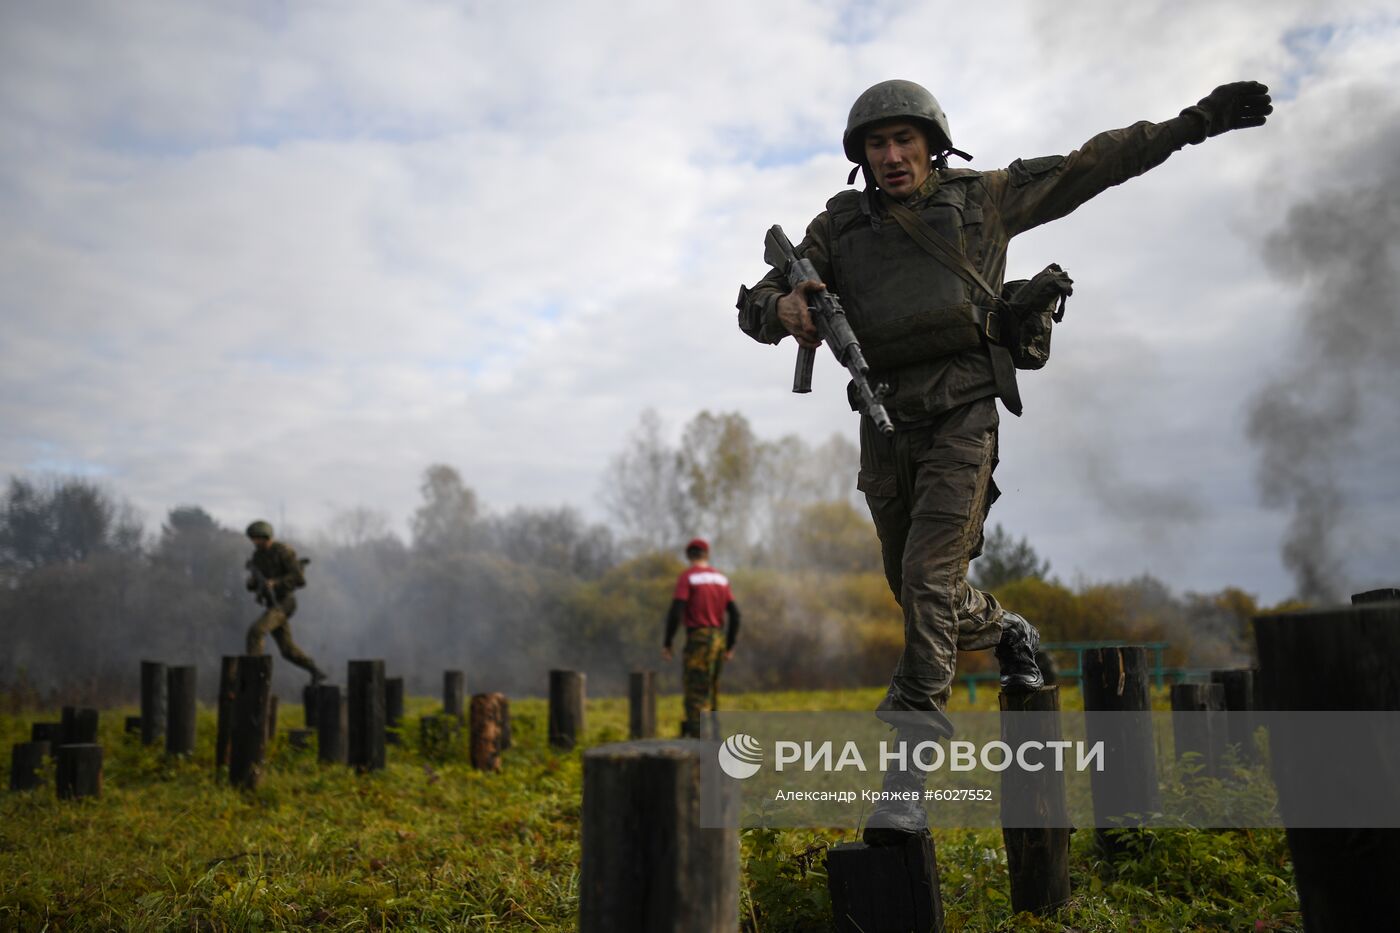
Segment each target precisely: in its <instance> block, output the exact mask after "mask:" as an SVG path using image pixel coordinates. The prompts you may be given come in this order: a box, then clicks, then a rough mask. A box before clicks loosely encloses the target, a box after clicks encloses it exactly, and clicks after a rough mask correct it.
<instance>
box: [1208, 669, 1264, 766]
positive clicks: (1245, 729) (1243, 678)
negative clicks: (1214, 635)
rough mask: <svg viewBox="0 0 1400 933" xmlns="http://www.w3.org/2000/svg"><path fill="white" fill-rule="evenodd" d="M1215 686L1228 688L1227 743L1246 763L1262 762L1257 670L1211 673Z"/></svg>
mask: <svg viewBox="0 0 1400 933" xmlns="http://www.w3.org/2000/svg"><path fill="white" fill-rule="evenodd" d="M1210 680H1211V683H1215V684H1220V686H1221V687H1223V688H1225V744H1226V747H1227V748H1228V747H1231V746H1233V747H1234V749H1235V754H1236V755H1237V756H1239V760H1240V761H1241V763H1244V764H1253V763H1255V762H1257V761H1258V760H1259V749H1258V748H1257V747H1256V745H1255V743H1254V729H1255V723H1256V722H1257V719H1256V718H1255V716H1254V670H1253V669H1252V668H1248V667H1242V668H1236V669H1234V670H1225V671H1211V672H1210Z"/></svg>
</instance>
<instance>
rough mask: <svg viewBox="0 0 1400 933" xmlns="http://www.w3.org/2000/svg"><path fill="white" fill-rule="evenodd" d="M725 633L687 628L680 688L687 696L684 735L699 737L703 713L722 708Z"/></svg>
mask: <svg viewBox="0 0 1400 933" xmlns="http://www.w3.org/2000/svg"><path fill="white" fill-rule="evenodd" d="M724 644H725V634H724V629H722V628H692V629H686V633H685V653H684V654H683V655H682V656H681V659H682V663H681V669H682V674H681V686H682V688H683V692H684V697H685V700H684V702H685V722H683V723H682V724H681V735H682V736H683V737H689V738H693V739H698V738H700V731H701V730H700V720H701V714H702V713H704V712H705V711H706V710H715V709H719V672H720V669H721V668H723V667H724Z"/></svg>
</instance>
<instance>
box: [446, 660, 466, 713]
mask: <svg viewBox="0 0 1400 933" xmlns="http://www.w3.org/2000/svg"><path fill="white" fill-rule="evenodd" d="M466 697H467V675H466V674H465V673H463V672H462V671H443V672H442V711H443V712H444V713H446V714H447V715H448V716H456V717H457V721H458V722H464V721H465V720H466V708H465V706H464V704H465V702H466Z"/></svg>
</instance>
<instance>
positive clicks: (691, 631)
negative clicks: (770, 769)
mask: <svg viewBox="0 0 1400 933" xmlns="http://www.w3.org/2000/svg"><path fill="white" fill-rule="evenodd" d="M685 556H686V559H687V560H689V561H690V566H689V567H687V568H686V569H685V570H683V571H681V575H680V576H679V577H677V578H676V592H675V597H674V598H673V599H672V600H671V611H670V612H669V613H668V614H667V616H666V641H665V644H664V645H663V647H662V648H661V657H663V658H665V659H666V660H667V661H669V660H671V657H672V654H671V641H672V640H673V639H674V638H675V637H676V629H677V628H678V627H679V626H680V623H681V620H682V619H684V620H685V653H684V655H683V663H682V667H683V671H684V673H683V675H682V685H683V688H684V691H685V722H683V723H682V724H681V735H682V737H685V736H689V737H690V738H694V739H698V738H700V714H701V712H702V711H704V710H706V709H711V710H713V709H718V708H719V672H720V668H721V667H723V666H724V662H725V661H728V660H729V659H730V658H732V657H733V656H734V640H735V639H736V638H738V637H739V607H738V606H736V605H734V594H733V593H731V592H730V591H729V578H728V577H726V576H725V575H724V574H722V573H720V572H719V571H718V570H716V569H715V568H714V567H711V566H710V545H709V544H708V543H707V542H706V541H705V539H704V538H695V539H693V540H691V542H690V543H689V544H687V545H686V546H685ZM726 616H728V618H729V628H728V630H727V631H726V629H725V627H724V620H725V617H726Z"/></svg>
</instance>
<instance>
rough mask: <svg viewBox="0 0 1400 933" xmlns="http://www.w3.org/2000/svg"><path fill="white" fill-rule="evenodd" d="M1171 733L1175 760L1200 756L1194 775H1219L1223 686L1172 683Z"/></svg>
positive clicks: (1222, 746)
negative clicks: (1189, 755)
mask: <svg viewBox="0 0 1400 933" xmlns="http://www.w3.org/2000/svg"><path fill="white" fill-rule="evenodd" d="M1171 698H1172V734H1173V735H1174V736H1175V740H1176V758H1177V761H1178V762H1179V761H1181V759H1182V758H1183V757H1184V756H1185V755H1187V754H1190V753H1192V752H1194V753H1195V754H1196V755H1198V756H1199V761H1200V766H1201V767H1200V771H1198V772H1197V777H1218V776H1219V774H1220V756H1221V755H1222V754H1223V753H1224V751H1225V688H1224V687H1222V686H1221V685H1220V684H1172V687H1171Z"/></svg>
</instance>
